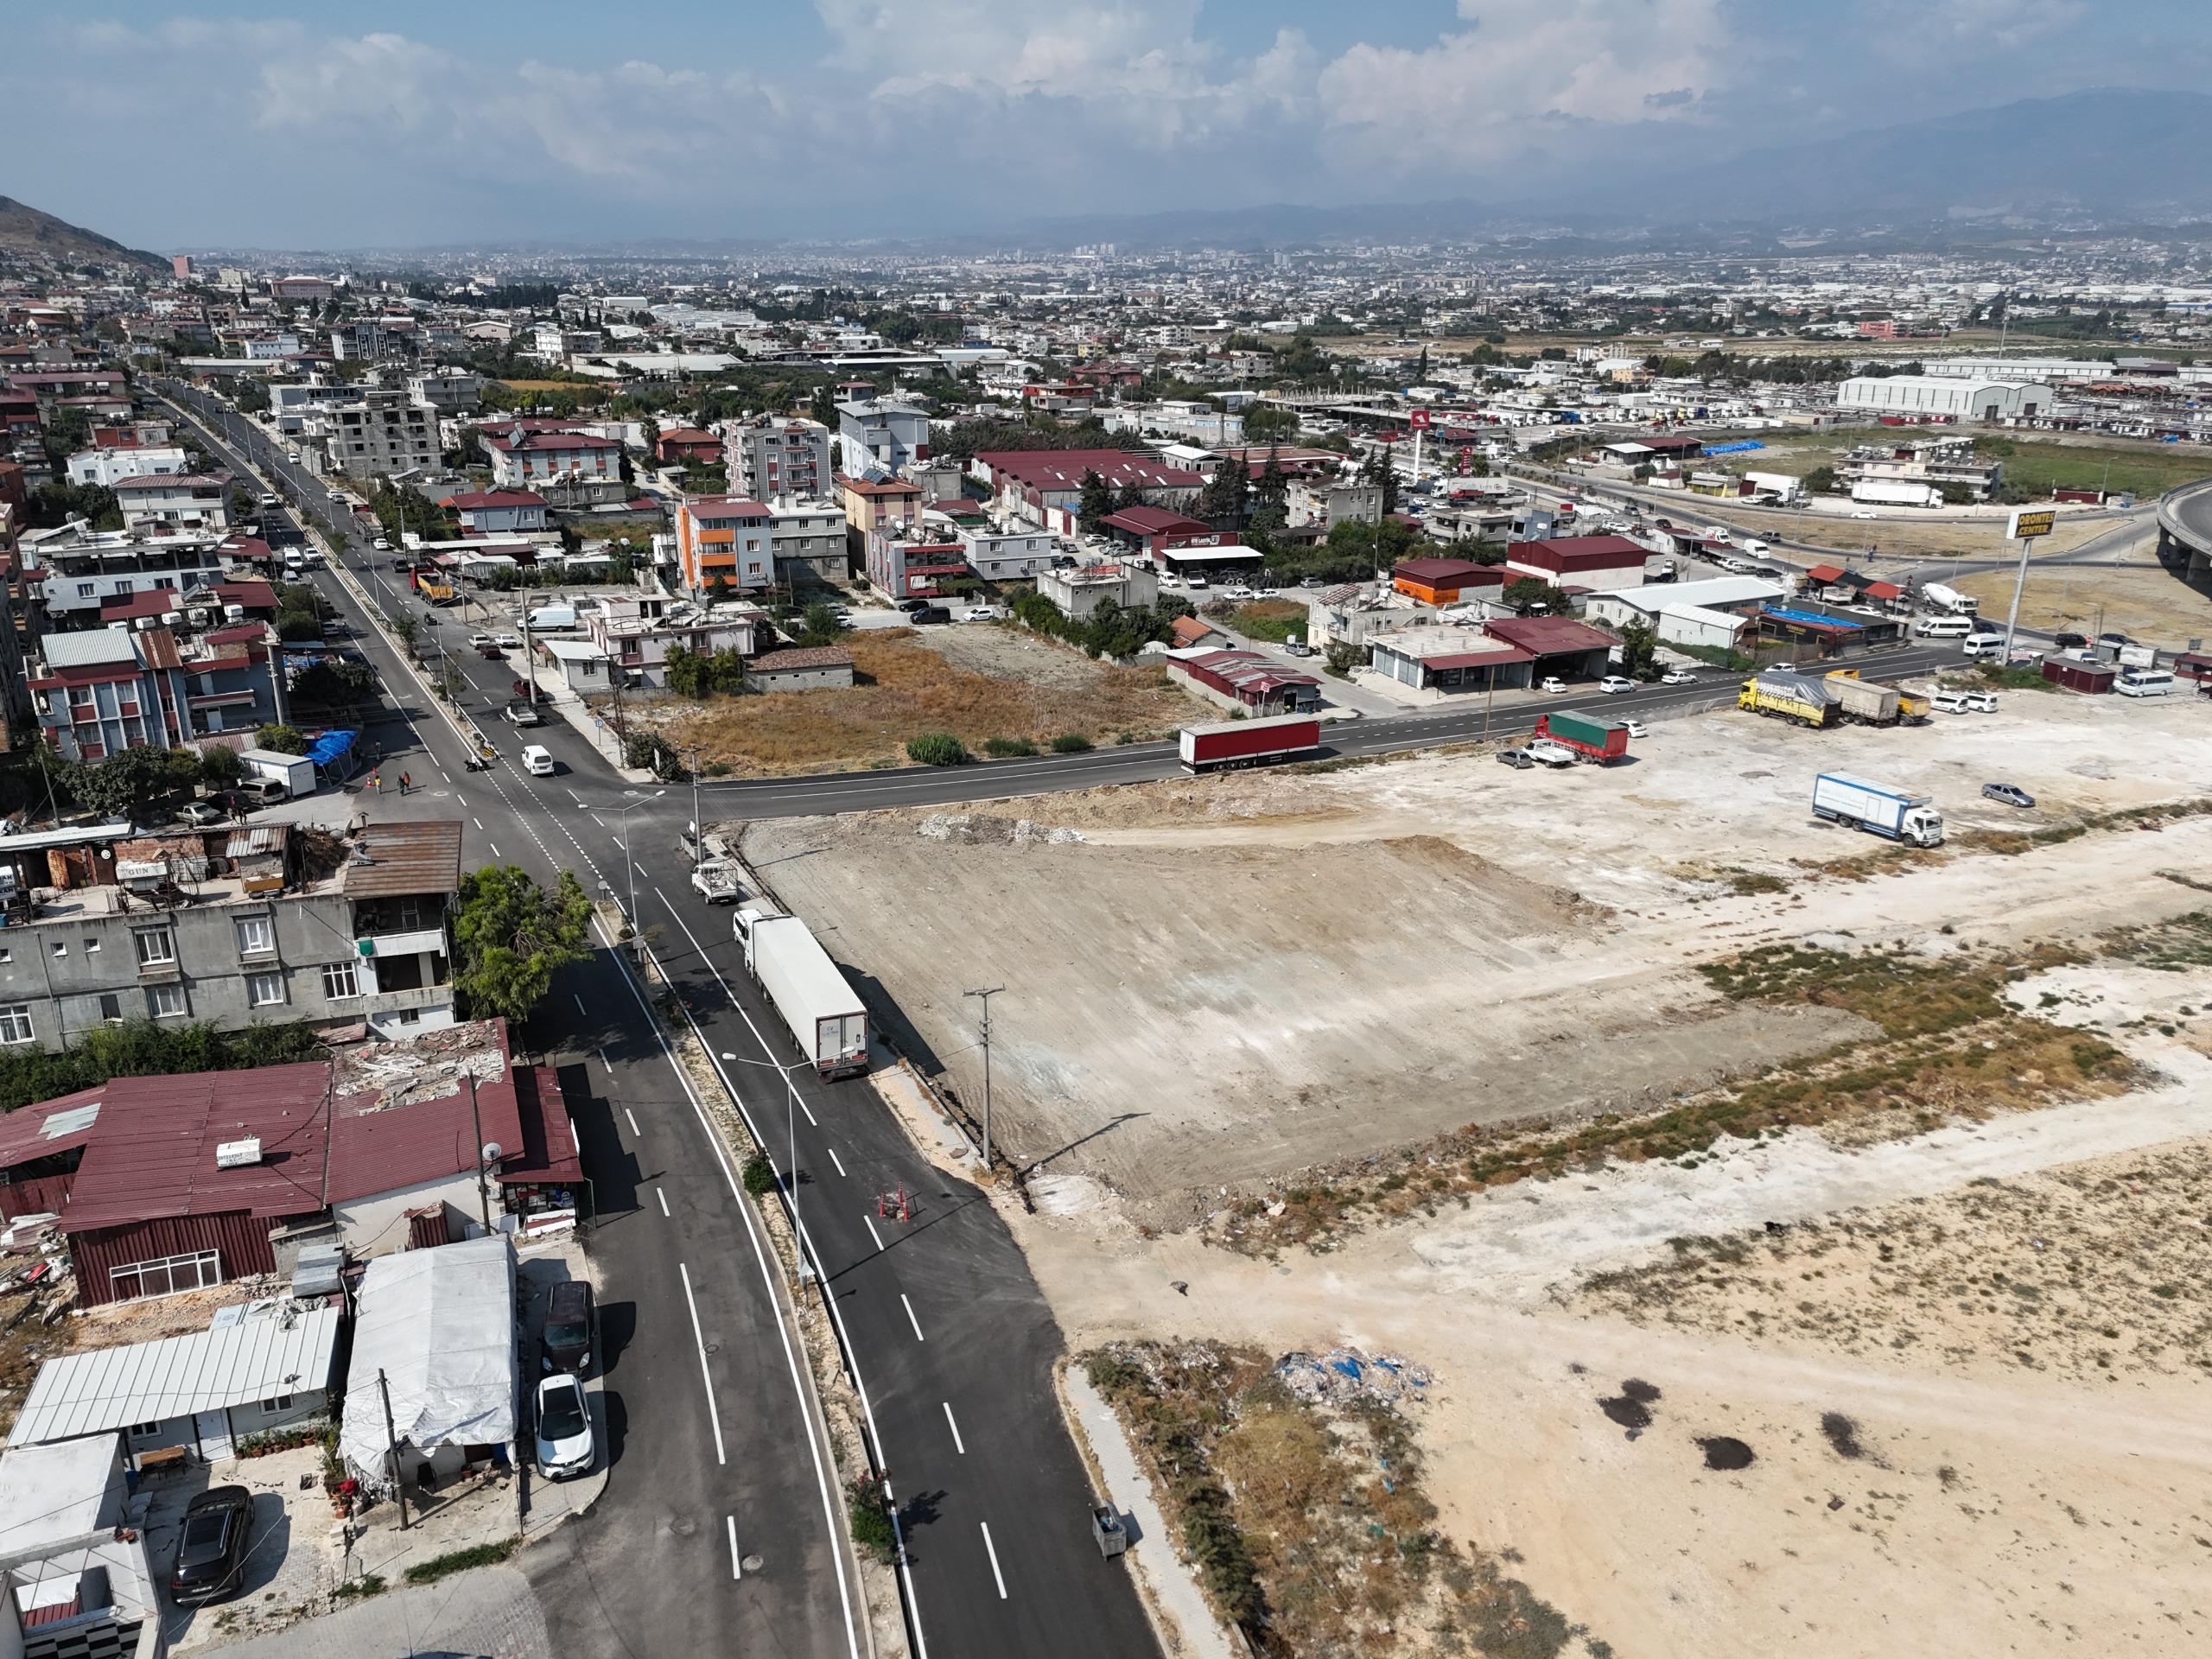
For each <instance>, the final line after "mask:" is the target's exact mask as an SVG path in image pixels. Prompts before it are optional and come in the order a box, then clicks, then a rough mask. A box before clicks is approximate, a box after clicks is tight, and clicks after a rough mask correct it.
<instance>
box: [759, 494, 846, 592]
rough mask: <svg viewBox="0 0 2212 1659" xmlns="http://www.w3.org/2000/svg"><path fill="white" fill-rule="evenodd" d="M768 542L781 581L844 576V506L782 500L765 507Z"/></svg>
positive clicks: (821, 502)
mask: <svg viewBox="0 0 2212 1659" xmlns="http://www.w3.org/2000/svg"><path fill="white" fill-rule="evenodd" d="M768 533H769V545H770V547H771V548H772V550H773V552H774V556H775V569H776V580H777V581H778V582H789V583H792V584H802V583H806V582H836V581H840V580H842V578H843V576H844V575H845V573H846V569H847V567H848V563H849V561H848V560H847V558H846V554H845V512H844V509H843V508H842V507H839V506H836V505H833V504H831V503H829V502H827V501H789V500H787V501H785V502H782V503H779V504H778V505H774V506H772V507H770V508H769V509H768Z"/></svg>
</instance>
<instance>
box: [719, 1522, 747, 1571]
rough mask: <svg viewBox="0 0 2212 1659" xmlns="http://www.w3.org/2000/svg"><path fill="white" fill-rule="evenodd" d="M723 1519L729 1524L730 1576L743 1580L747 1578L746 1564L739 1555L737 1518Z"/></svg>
mask: <svg viewBox="0 0 2212 1659" xmlns="http://www.w3.org/2000/svg"><path fill="white" fill-rule="evenodd" d="M722 1519H724V1520H725V1521H727V1522H729V1575H730V1577H732V1578H733V1579H741V1578H743V1577H744V1576H745V1563H744V1562H743V1561H741V1560H739V1559H738V1554H737V1517H736V1516H734V1515H727V1516H723V1517H722Z"/></svg>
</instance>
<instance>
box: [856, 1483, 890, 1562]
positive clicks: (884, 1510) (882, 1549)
mask: <svg viewBox="0 0 2212 1659" xmlns="http://www.w3.org/2000/svg"><path fill="white" fill-rule="evenodd" d="M845 1517H846V1519H847V1520H848V1521H849V1522H850V1523H851V1525H852V1529H853V1541H854V1542H855V1544H858V1545H859V1546H860V1547H861V1548H862V1549H866V1550H869V1551H871V1552H873V1553H874V1554H875V1556H876V1557H877V1559H879V1560H883V1561H889V1560H890V1559H891V1553H892V1551H893V1549H894V1548H896V1547H897V1546H898V1542H899V1532H898V1529H896V1528H895V1527H893V1525H892V1524H891V1506H890V1504H889V1503H888V1502H887V1501H886V1499H885V1498H884V1496H883V1484H882V1483H881V1482H880V1481H878V1480H875V1479H873V1478H870V1477H869V1476H867V1475H855V1477H854V1478H852V1479H851V1480H850V1481H849V1482H847V1483H846V1485H845Z"/></svg>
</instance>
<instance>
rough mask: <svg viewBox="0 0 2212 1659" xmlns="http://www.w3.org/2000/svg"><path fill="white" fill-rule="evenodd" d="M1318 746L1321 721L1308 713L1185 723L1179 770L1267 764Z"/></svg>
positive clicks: (1222, 769) (1304, 753) (1220, 769)
mask: <svg viewBox="0 0 2212 1659" xmlns="http://www.w3.org/2000/svg"><path fill="white" fill-rule="evenodd" d="M1320 749H1321V722H1320V721H1319V720H1318V719H1317V718H1315V717H1314V716H1313V715H1274V716H1272V717H1270V718H1268V719H1265V720H1223V721H1215V722H1214V723H1212V724H1211V725H1208V726H1185V728H1183V734H1182V750H1183V770H1184V771H1185V772H1227V771H1229V770H1230V769H1231V768H1233V767H1237V766H1274V765H1275V764H1277V763H1278V762H1280V761H1284V760H1302V759H1304V758H1306V757H1307V756H1309V755H1313V754H1318V753H1320Z"/></svg>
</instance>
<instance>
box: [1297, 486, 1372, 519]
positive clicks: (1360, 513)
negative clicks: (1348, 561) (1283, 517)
mask: <svg viewBox="0 0 2212 1659" xmlns="http://www.w3.org/2000/svg"><path fill="white" fill-rule="evenodd" d="M1288 505H1289V508H1290V522H1291V525H1292V527H1293V528H1300V527H1302V526H1304V525H1306V524H1318V525H1319V526H1320V527H1321V528H1322V529H1324V530H1334V529H1335V528H1336V527H1337V526H1338V524H1344V523H1347V522H1350V523H1353V524H1380V523H1382V522H1383V486H1381V485H1379V484H1360V483H1355V482H1349V481H1339V480H1320V479H1317V480H1311V481H1308V480H1304V479H1296V480H1292V482H1291V486H1290V490H1289V496H1288Z"/></svg>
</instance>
